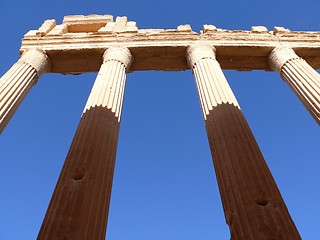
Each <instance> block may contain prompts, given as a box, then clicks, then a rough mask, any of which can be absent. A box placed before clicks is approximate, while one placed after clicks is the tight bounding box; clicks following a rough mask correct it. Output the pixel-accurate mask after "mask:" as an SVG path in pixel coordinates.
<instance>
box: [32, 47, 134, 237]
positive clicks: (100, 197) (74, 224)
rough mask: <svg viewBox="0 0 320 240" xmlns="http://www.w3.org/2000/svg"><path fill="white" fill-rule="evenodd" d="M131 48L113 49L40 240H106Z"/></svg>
mask: <svg viewBox="0 0 320 240" xmlns="http://www.w3.org/2000/svg"><path fill="white" fill-rule="evenodd" d="M131 59H132V56H131V53H130V51H129V50H128V49H126V48H118V47H114V48H110V49H108V50H107V51H106V52H105V55H104V63H103V64H102V66H101V68H100V71H99V73H98V76H97V79H96V81H95V83H94V86H93V88H92V90H91V93H90V96H89V99H88V101H87V104H86V106H85V108H84V111H83V115H82V117H81V120H80V123H79V125H78V128H77V131H76V133H75V136H74V139H73V142H72V144H71V147H70V149H69V152H68V155H67V157H66V160H65V163H64V166H63V168H62V171H61V174H60V177H59V180H58V183H57V185H56V188H55V190H54V193H53V196H52V198H51V201H50V204H49V207H48V210H47V213H46V216H45V219H44V221H43V223H42V227H41V229H40V232H39V235H38V239H43V240H44V239H46V240H47V239H52V240H53V239H54V240H60V239H61V240H62V239H70V240H71V239H77V240H80V239H95V240H102V239H105V233H106V226H107V218H108V210H109V203H110V195H111V188H112V179H113V170H114V165H115V158H116V150H117V142H118V132H119V125H120V115H121V107H122V101H123V95H124V87H125V79H126V69H128V67H129V65H130V63H131Z"/></svg>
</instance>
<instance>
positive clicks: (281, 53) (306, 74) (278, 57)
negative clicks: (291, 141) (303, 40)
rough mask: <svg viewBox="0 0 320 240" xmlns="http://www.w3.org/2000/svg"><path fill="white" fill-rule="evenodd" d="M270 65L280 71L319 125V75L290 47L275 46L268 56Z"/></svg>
mask: <svg viewBox="0 0 320 240" xmlns="http://www.w3.org/2000/svg"><path fill="white" fill-rule="evenodd" d="M269 64H270V67H271V68H272V69H273V70H274V71H277V72H278V73H280V76H281V78H282V79H283V80H284V81H285V82H286V83H287V84H288V85H289V86H290V88H291V89H292V90H293V91H294V93H295V94H296V95H297V96H298V98H299V99H300V100H301V102H302V104H303V105H304V106H305V107H306V108H307V110H308V111H309V112H310V114H311V116H312V117H313V118H314V119H315V120H316V122H317V123H318V124H319V125H320V75H319V73H318V72H316V71H315V70H314V69H313V68H312V67H311V66H310V65H309V64H308V63H307V62H306V61H305V60H303V59H302V58H300V57H299V56H298V55H297V54H296V53H295V52H294V50H293V49H292V48H289V47H287V46H279V47H276V48H275V49H274V50H273V51H272V52H271V54H270V57H269Z"/></svg>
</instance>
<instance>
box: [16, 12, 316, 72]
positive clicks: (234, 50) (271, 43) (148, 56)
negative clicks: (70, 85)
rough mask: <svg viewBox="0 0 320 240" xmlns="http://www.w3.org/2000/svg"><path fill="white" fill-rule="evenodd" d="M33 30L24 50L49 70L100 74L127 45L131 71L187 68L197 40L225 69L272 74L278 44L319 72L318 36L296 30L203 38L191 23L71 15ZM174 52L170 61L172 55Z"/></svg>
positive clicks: (207, 30)
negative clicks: (172, 25)
mask: <svg viewBox="0 0 320 240" xmlns="http://www.w3.org/2000/svg"><path fill="white" fill-rule="evenodd" d="M37 32H39V30H35V31H29V32H28V33H27V34H26V35H25V37H24V38H23V41H22V46H21V49H20V51H21V52H23V51H24V50H27V49H30V48H34V47H37V48H41V49H42V50H44V51H46V52H47V54H48V56H49V57H50V58H51V59H52V68H51V72H58V73H65V74H68V73H69V74H74V73H83V72H96V71H98V70H99V68H100V65H101V60H100V59H102V56H103V53H104V51H105V50H106V49H108V48H109V47H113V46H125V47H127V48H129V49H130V50H131V51H132V52H133V53H134V55H135V62H134V64H133V65H132V67H131V70H132V71H139V70H165V71H175V70H186V69H188V64H187V63H186V61H185V58H184V53H185V51H186V49H187V47H188V46H190V45H192V44H195V43H197V42H199V41H201V42H205V43H207V44H209V45H211V46H215V48H216V49H217V52H218V56H217V58H218V60H219V63H220V65H221V67H222V69H236V70H255V69H260V70H271V69H270V67H269V64H268V56H269V54H270V52H271V51H272V49H274V48H275V47H277V46H279V45H287V46H289V47H291V48H293V49H294V50H295V51H296V52H297V54H299V56H301V57H302V58H304V59H305V60H306V61H307V62H308V63H309V64H310V65H311V66H312V67H313V68H320V33H319V32H294V31H289V30H286V29H284V28H282V27H275V29H274V31H273V32H272V31H271V32H268V31H267V30H266V29H265V28H264V27H262V26H256V27H253V28H252V29H251V31H243V30H225V29H219V28H216V27H215V26H213V25H204V26H203V29H202V31H201V33H200V34H198V33H196V32H194V31H192V29H191V27H190V28H189V26H188V25H181V26H178V27H177V29H166V30H165V29H138V28H137V26H136V23H135V22H132V21H128V20H127V18H126V17H117V18H116V21H115V22H114V21H113V17H112V16H111V15H101V16H99V15H89V16H82V15H78V16H67V17H65V19H64V21H63V23H62V24H61V25H57V26H56V27H54V28H53V29H52V30H51V31H49V32H48V33H46V34H45V35H44V36H41V37H40V36H39V35H37ZM168 52H170V57H169V56H168Z"/></svg>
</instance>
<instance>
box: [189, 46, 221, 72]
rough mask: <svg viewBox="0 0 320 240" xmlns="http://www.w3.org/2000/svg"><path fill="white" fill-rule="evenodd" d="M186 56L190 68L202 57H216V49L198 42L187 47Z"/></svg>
mask: <svg viewBox="0 0 320 240" xmlns="http://www.w3.org/2000/svg"><path fill="white" fill-rule="evenodd" d="M186 58H187V61H188V64H189V67H190V68H193V65H194V64H195V63H197V62H198V61H199V60H201V59H205V58H212V59H216V49H215V48H214V47H213V46H210V45H208V44H204V43H197V44H194V45H191V46H190V47H188V48H187V51H186Z"/></svg>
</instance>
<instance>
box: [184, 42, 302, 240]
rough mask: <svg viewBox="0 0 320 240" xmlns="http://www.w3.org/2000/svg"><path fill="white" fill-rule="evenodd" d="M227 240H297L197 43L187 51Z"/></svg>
mask: <svg viewBox="0 0 320 240" xmlns="http://www.w3.org/2000/svg"><path fill="white" fill-rule="evenodd" d="M186 57H187V60H188V63H189V65H190V68H191V69H192V70H193V73H194V76H195V80H196V85H197V89H198V93H199V98H200V103H201V106H202V110H203V115H204V119H205V124H206V129H207V134H208V140H209V144H210V148H211V153H212V159H213V163H214V167H215V172H216V176H217V180H218V185H219V190H220V194H221V199H222V204H223V208H224V214H225V218H226V222H227V224H228V225H229V228H230V234H231V239H232V240H266V239H268V240H269V239H279V240H280V239H283V240H284V239H290V240H294V239H296V240H298V239H301V238H300V236H299V233H298V231H297V229H296V227H295V225H294V223H293V221H292V219H291V217H290V215H289V212H288V210H287V208H286V205H285V203H284V201H283V199H282V197H281V195H280V193H279V190H278V188H277V185H276V183H275V181H274V179H273V177H272V175H271V173H270V171H269V169H268V166H267V164H266V162H265V161H264V158H263V156H262V154H261V152H260V149H259V147H258V145H257V143H256V141H255V139H254V136H253V135H252V132H251V130H250V128H249V125H248V123H247V122H246V120H245V117H244V116H243V113H242V111H241V109H240V107H239V104H238V102H237V100H236V98H235V96H234V94H233V92H232V90H231V88H230V86H229V84H228V82H227V80H226V79H225V77H224V75H223V72H222V70H221V68H220V66H219V63H218V62H217V61H216V59H215V48H213V47H212V46H210V45H206V44H203V43H200V44H196V45H193V46H191V47H189V48H188V49H187V53H186Z"/></svg>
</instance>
